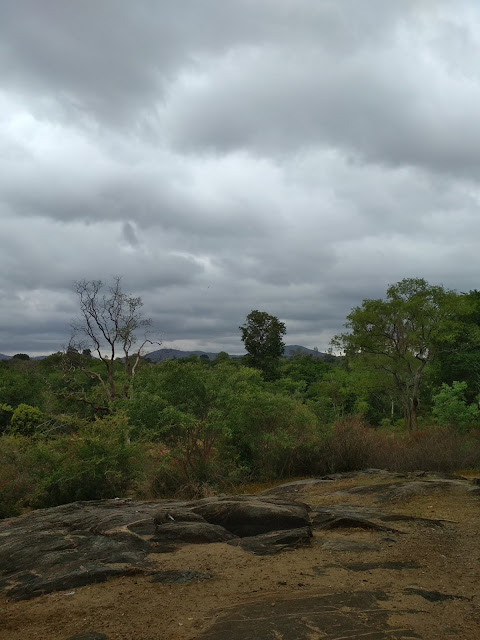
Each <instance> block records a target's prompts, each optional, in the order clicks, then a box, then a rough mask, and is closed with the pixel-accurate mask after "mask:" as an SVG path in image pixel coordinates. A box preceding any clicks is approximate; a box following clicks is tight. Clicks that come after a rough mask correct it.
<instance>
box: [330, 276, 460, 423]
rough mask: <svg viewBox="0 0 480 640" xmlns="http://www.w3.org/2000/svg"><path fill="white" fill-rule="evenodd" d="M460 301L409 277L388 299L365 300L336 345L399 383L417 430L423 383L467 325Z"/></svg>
mask: <svg viewBox="0 0 480 640" xmlns="http://www.w3.org/2000/svg"><path fill="white" fill-rule="evenodd" d="M458 302H459V301H458V296H457V295H456V294H455V293H453V292H448V291H445V290H444V289H443V287H440V286H432V285H429V284H428V283H427V282H426V281H425V280H423V279H421V278H406V279H405V280H402V281H401V282H398V283H397V284H396V285H392V286H390V287H389V288H388V289H387V298H386V300H364V301H363V304H362V306H361V307H356V308H355V309H353V311H352V312H351V313H350V315H349V316H348V317H347V324H346V327H347V328H348V329H349V330H350V333H345V334H342V335H339V336H336V338H335V339H334V340H333V344H334V346H335V347H336V348H340V349H343V350H345V353H346V355H347V357H348V358H349V359H350V360H354V359H356V358H361V359H362V360H363V361H364V362H365V363H366V365H367V366H368V367H370V368H373V369H376V370H377V371H381V372H383V373H384V374H385V375H386V376H389V377H391V379H392V380H393V382H394V384H395V387H396V390H397V393H398V396H399V398H400V399H401V401H402V403H403V407H404V413H405V419H406V422H407V425H408V427H409V428H411V429H415V428H416V426H417V415H418V405H419V391H420V384H421V382H422V380H423V377H424V373H425V369H426V367H427V366H428V365H429V364H431V363H432V361H434V359H435V358H436V357H437V355H438V353H439V352H440V351H442V350H443V349H445V347H446V345H448V344H451V343H453V342H454V341H455V340H456V339H457V337H458V335H459V333H460V330H461V323H459V322H458V320H457V319H456V318H455V317H454V315H453V313H452V311H453V310H454V309H455V307H456V306H458Z"/></svg>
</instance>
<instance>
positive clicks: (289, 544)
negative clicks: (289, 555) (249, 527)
mask: <svg viewBox="0 0 480 640" xmlns="http://www.w3.org/2000/svg"><path fill="white" fill-rule="evenodd" d="M311 540H312V530H311V528H310V527H302V528H300V529H291V530H289V531H274V532H270V533H264V534H262V535H259V536H251V537H249V538H237V539H236V540H232V541H231V542H229V543H228V544H231V545H234V546H237V547H241V548H242V549H244V550H245V551H250V552H251V553H254V554H255V555H257V556H273V555H275V554H277V553H281V552H282V551H286V550H294V549H298V547H306V546H310V544H311Z"/></svg>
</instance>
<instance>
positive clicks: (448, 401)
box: [433, 382, 480, 431]
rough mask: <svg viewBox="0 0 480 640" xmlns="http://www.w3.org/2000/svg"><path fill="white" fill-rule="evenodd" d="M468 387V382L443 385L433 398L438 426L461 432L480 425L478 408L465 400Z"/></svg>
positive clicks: (434, 413)
mask: <svg viewBox="0 0 480 640" xmlns="http://www.w3.org/2000/svg"><path fill="white" fill-rule="evenodd" d="M467 386H468V385H467V383H466V382H454V383H453V384H452V386H450V385H448V384H442V387H441V389H440V391H439V392H438V393H437V395H435V396H434V397H433V405H434V406H433V415H434V416H435V418H436V420H437V422H438V424H440V425H442V426H443V427H450V428H451V429H458V430H460V431H465V430H466V429H468V428H469V427H472V426H473V425H475V424H478V421H479V418H480V413H479V410H478V407H477V406H476V405H474V404H470V405H469V404H467V401H466V398H465V392H466V391H467Z"/></svg>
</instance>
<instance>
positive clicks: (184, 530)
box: [152, 521, 237, 544]
mask: <svg viewBox="0 0 480 640" xmlns="http://www.w3.org/2000/svg"><path fill="white" fill-rule="evenodd" d="M236 537H237V536H235V535H234V534H233V533H230V532H229V531H227V530H226V529H224V528H223V527H219V526H218V525H216V524H210V523H209V522H205V521H203V522H201V521H200V522H170V523H168V524H162V525H160V526H159V527H157V530H156V533H155V536H154V537H153V538H152V542H167V541H168V542H176V543H178V542H186V543H189V544H205V543H209V542H227V541H228V540H231V539H232V538H236Z"/></svg>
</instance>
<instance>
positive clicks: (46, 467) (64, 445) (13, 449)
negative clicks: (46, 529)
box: [0, 415, 145, 517]
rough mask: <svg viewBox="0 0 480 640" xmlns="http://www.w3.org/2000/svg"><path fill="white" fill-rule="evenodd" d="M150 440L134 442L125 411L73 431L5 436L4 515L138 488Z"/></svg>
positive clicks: (1, 468)
mask: <svg viewBox="0 0 480 640" xmlns="http://www.w3.org/2000/svg"><path fill="white" fill-rule="evenodd" d="M144 461H145V445H143V444H142V443H140V442H134V443H131V442H130V439H129V425H128V421H127V419H126V418H125V417H124V416H122V415H120V416H118V415H115V416H110V417H108V418H105V419H103V420H97V421H96V422H93V423H89V424H87V425H84V426H82V427H81V428H80V429H79V431H78V432H77V433H75V434H73V435H61V436H59V437H56V438H51V439H36V440H34V439H32V438H27V437H25V436H23V435H18V434H12V435H4V436H3V437H2V438H0V515H2V516H3V517H5V516H9V515H16V514H18V513H20V512H22V511H23V510H25V509H28V508H43V507H52V506H55V505H59V504H65V503H68V502H74V501H76V500H99V499H103V498H114V497H117V496H123V495H125V494H126V493H128V492H129V491H131V490H134V488H135V482H136V480H137V478H138V477H139V476H140V474H141V472H142V465H143V463H144Z"/></svg>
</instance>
